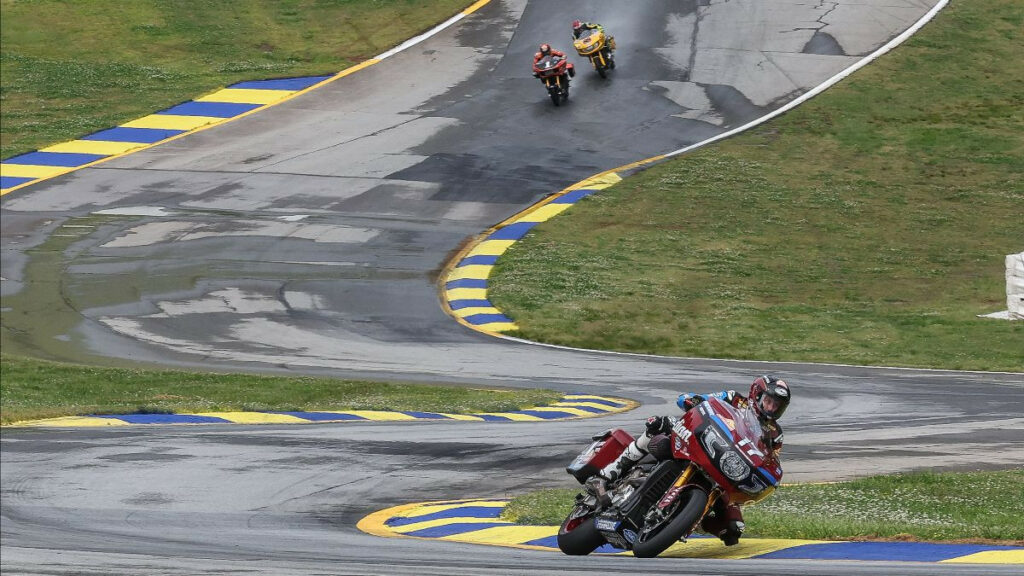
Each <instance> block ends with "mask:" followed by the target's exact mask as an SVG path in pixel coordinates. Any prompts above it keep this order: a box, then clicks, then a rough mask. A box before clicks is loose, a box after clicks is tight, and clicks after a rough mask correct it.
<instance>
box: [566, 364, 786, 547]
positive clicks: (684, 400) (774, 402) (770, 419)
mask: <svg viewBox="0 0 1024 576" xmlns="http://www.w3.org/2000/svg"><path fill="white" fill-rule="evenodd" d="M712 396H713V397H715V398H718V399H719V400H722V401H724V402H728V403H729V404H732V405H733V406H735V407H737V408H745V407H747V406H750V407H752V408H753V410H754V412H755V413H756V414H757V417H758V420H759V421H760V423H761V429H762V431H763V434H764V435H763V437H762V440H763V441H764V444H765V447H767V448H768V450H769V451H770V452H771V454H772V455H773V456H775V457H776V458H778V455H779V452H780V451H781V450H782V427H781V426H780V425H779V423H778V419H779V417H780V416H782V413H783V412H785V411H786V408H787V407H788V406H789V400H790V391H789V384H787V383H786V382H785V381H784V380H781V379H778V378H775V377H773V376H768V375H765V376H759V377H757V378H756V379H755V380H754V381H753V383H751V385H750V394H749V396H743V395H742V394H739V393H737V392H736V391H735V390H724V391H722V392H717V393H715V394H709V395H701V394H692V393H689V392H685V393H683V394H680V395H679V398H678V399H677V400H676V404H677V405H678V406H679V407H680V408H682V409H683V411H684V412H685V411H687V410H690V409H691V408H693V407H694V406H696V405H698V404H700V403H701V402H704V401H705V400H706V399H707V398H709V397H712ZM675 421H676V419H675V418H672V417H670V416H651V417H650V418H648V419H647V425H646V431H645V432H644V434H642V435H641V436H640V437H639V438H637V439H636V440H634V441H633V442H631V443H630V444H629V446H627V447H626V449H625V450H624V451H623V452H622V454H621V455H620V456H619V457H618V458H617V459H616V460H615V461H613V462H612V463H610V464H608V465H607V466H605V467H604V468H602V469H601V470H600V471H599V472H598V473H597V474H596V475H595V476H593V477H591V478H590V479H588V480H587V483H586V487H587V490H588V491H590V492H591V493H593V494H595V495H597V496H598V498H604V497H605V496H604V493H605V491H606V486H607V483H609V482H612V481H614V480H616V479H618V478H619V477H621V476H622V475H623V474H625V473H626V472H628V471H629V470H630V469H631V468H632V467H633V465H634V464H636V463H637V462H638V461H640V459H641V458H643V457H644V456H645V455H646V454H647V452H648V451H647V447H648V445H649V444H650V442H651V438H653V437H655V436H657V435H659V434H668V433H669V432H670V431H671V430H672V426H673V425H674V424H675ZM711 510H712V512H713V514H708V515H707V516H705V517H704V520H702V521H701V529H702V530H704V531H705V532H707V533H708V534H714V535H715V536H718V537H719V538H721V539H722V542H724V543H725V545H726V546H732V545H734V544H737V543H738V542H739V539H740V536H741V535H742V534H743V530H744V528H745V525H744V523H743V511H742V510H741V509H740V507H739V506H738V505H736V504H732V503H730V502H728V501H727V500H726V498H725V495H724V494H723V496H722V497H720V498H718V500H716V501H715V504H714V506H713V507H712V509H711Z"/></svg>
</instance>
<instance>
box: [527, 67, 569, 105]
mask: <svg viewBox="0 0 1024 576" xmlns="http://www.w3.org/2000/svg"><path fill="white" fill-rule="evenodd" d="M575 72H576V71H575V70H574V69H573V66H572V64H570V63H569V61H568V60H567V59H566V58H565V57H564V56H557V55H555V54H548V55H547V56H544V57H543V58H541V59H540V60H538V61H536V62H534V63H533V75H534V76H536V77H538V78H540V80H541V82H543V83H544V86H545V87H546V88H547V89H548V95H549V96H551V101H552V102H554V103H555V106H558V105H559V104H561V103H562V102H565V101H567V100H568V99H569V76H571V75H573V74H575Z"/></svg>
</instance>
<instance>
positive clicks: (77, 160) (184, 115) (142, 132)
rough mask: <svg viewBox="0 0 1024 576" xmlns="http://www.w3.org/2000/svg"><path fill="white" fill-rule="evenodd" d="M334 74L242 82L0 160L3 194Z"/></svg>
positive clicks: (219, 119)
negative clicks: (77, 136) (61, 141)
mask: <svg viewBox="0 0 1024 576" xmlns="http://www.w3.org/2000/svg"><path fill="white" fill-rule="evenodd" d="M331 78H333V76H307V77H303V78H282V79H277V80H255V81H249V82H239V83H238V84H233V85H231V86H228V87H227V88H224V89H223V90H218V91H217V92H214V93H212V94H208V95H206V96H203V97H201V98H196V99H195V100H190V101H188V102H184V103H182V104H178V105H177V106H172V107H170V108H168V109H166V110H161V111H160V112H157V113H156V114H150V115H149V116H144V117H142V118H139V119H138V120H132V121H131V122H127V123H125V124H122V125H120V126H117V127H115V128H109V129H107V130H101V131H99V132H96V133H94V134H90V135H88V136H83V137H82V138H79V139H78V140H71V141H70V142H63V143H61V144H54V145H53V146H48V147H46V148H42V149H40V150H37V151H35V152H29V153H28V154H22V155H20V156H15V157H13V158H8V159H6V160H4V161H3V162H0V194H6V193H7V192H10V191H13V190H15V189H17V188H20V187H22V186H25V185H28V184H31V183H33V182H36V181H38V180H45V179H47V178H52V177H54V176H58V175H60V174H64V173H66V172H71V171H73V170H77V169H79V168H82V167H84V166H89V165H92V164H95V163H97V162H99V161H102V160H107V159H110V158H112V157H116V156H122V155H124V154H127V153H129V152H134V151H137V150H139V149H142V148H147V147H150V146H155V145H157V144H160V143H162V142H166V141H167V140H170V139H172V138H176V137H178V136H181V135H183V134H188V133H191V132H195V131H197V130H199V129H201V128H207V127H210V126H213V125H215V124H220V123H222V122H226V121H228V120H233V119H235V118H238V117H240V116H243V115H246V114H248V113H251V112H254V111H256V110H259V109H261V108H265V107H267V106H269V105H271V104H275V103H277V102H279V101H282V100H285V99H287V98H289V97H291V96H293V95H295V94H297V93H299V92H301V91H305V90H307V89H310V88H311V87H315V86H316V85H318V84H320V83H322V82H325V81H327V80H329V79H331Z"/></svg>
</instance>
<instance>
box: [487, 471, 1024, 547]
mask: <svg viewBox="0 0 1024 576" xmlns="http://www.w3.org/2000/svg"><path fill="white" fill-rule="evenodd" d="M577 492H578V490H577V489H569V490H561V489H555V490H543V491H538V492H534V493H531V494H526V495H523V496H520V497H517V498H515V499H513V500H512V502H511V503H510V504H509V506H508V507H507V508H506V509H505V510H504V512H503V513H502V517H503V518H505V519H507V520H510V521H513V522H520V523H523V524H540V525H548V526H550V525H559V524H561V523H562V520H564V519H565V516H566V515H567V514H568V513H569V510H570V509H571V508H572V503H573V498H574V496H575V495H576V493H577ZM1021 494H1024V469H1016V470H1006V471H999V472H956V473H954V472H948V473H934V472H918V473H911V474H896V475H892V476H874V477H870V478H863V479H860V480H854V481H852V482H841V483H837V484H798V485H793V486H783V487H781V488H779V489H778V490H777V491H776V492H775V494H774V495H772V496H771V497H770V498H768V499H767V500H764V501H762V502H760V503H758V504H755V505H752V506H749V507H747V508H745V509H744V520H745V521H746V524H747V531H746V537H749V538H800V539H814V540H817V539H820V540H923V541H958V542H1003V543H1013V544H1016V545H1024V500H1022V499H1021Z"/></svg>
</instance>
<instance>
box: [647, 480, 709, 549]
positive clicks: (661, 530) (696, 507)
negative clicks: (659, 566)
mask: <svg viewBox="0 0 1024 576" xmlns="http://www.w3.org/2000/svg"><path fill="white" fill-rule="evenodd" d="M707 503H708V494H707V492H705V491H704V490H703V489H701V488H698V487H693V488H690V489H689V490H687V491H685V492H683V493H682V494H680V495H679V500H678V501H677V502H676V506H678V507H679V508H680V509H679V510H678V512H676V513H675V515H674V516H672V517H670V518H669V519H668V520H667V521H665V523H664V524H662V525H654V526H649V525H648V522H647V520H645V523H644V526H643V528H642V529H641V533H640V534H639V535H638V536H637V539H636V542H634V543H633V556H636V557H637V558H654V557H655V556H657V555H658V554H661V553H662V552H664V551H665V550H668V548H669V546H671V545H673V544H675V543H676V542H677V541H678V540H679V539H680V538H681V537H682V536H683V535H684V534H686V533H687V532H688V531H689V530H690V529H691V528H693V526H694V524H696V523H697V521H698V520H700V517H701V514H703V513H704V508H705V506H707ZM655 505H656V504H655ZM641 538H643V541H641Z"/></svg>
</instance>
